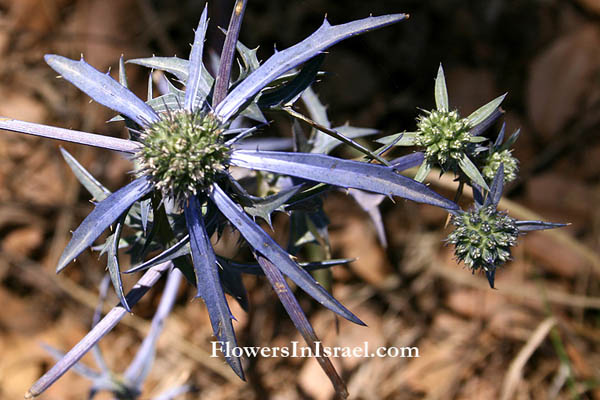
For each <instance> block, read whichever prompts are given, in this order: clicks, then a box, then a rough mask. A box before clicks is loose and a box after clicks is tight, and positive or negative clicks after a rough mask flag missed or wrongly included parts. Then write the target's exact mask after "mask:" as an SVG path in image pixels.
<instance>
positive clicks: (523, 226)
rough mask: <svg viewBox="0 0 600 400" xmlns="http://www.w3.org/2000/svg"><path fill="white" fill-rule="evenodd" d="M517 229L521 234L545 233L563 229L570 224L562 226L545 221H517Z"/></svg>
mask: <svg viewBox="0 0 600 400" xmlns="http://www.w3.org/2000/svg"><path fill="white" fill-rule="evenodd" d="M516 224H517V228H519V232H520V233H525V232H531V231H543V230H545V229H554V228H562V227H564V226H568V225H569V224H561V223H557V222H544V221H517V222H516Z"/></svg>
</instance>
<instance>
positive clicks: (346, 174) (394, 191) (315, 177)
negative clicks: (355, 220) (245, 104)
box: [230, 150, 458, 210]
mask: <svg viewBox="0 0 600 400" xmlns="http://www.w3.org/2000/svg"><path fill="white" fill-rule="evenodd" d="M230 162H231V164H233V165H235V166H238V167H244V168H250V169H258V170H264V171H270V172H275V173H280V174H285V175H290V176H296V177H299V178H304V179H309V180H312V181H315V182H322V183H327V184H330V185H335V186H341V187H346V188H355V189H362V190H366V191H369V192H374V193H380V194H384V195H386V196H399V197H403V198H406V199H409V200H413V201H416V202H419V203H426V204H431V205H434V206H438V207H442V208H447V209H450V210H455V209H458V206H457V205H456V204H454V203H453V202H452V201H450V200H448V199H446V198H444V197H442V196H440V195H439V194H437V193H435V192H434V191H433V190H431V189H429V188H428V187H427V186H425V185H424V184H422V183H419V182H416V181H414V180H412V179H410V178H407V177H405V176H402V175H399V174H397V173H395V172H394V171H393V170H392V169H391V168H389V167H385V166H382V165H375V164H369V163H365V162H360V161H350V160H342V159H339V158H335V157H331V156H327V155H323V154H302V153H300V154H299V153H285V152H271V151H250V150H234V151H233V152H232V153H231V158H230Z"/></svg>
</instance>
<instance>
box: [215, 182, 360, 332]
mask: <svg viewBox="0 0 600 400" xmlns="http://www.w3.org/2000/svg"><path fill="white" fill-rule="evenodd" d="M213 187H214V190H213V191H212V193H211V200H212V201H213V202H214V203H215V205H216V206H217V208H218V209H219V210H220V211H221V213H223V215H224V216H225V217H226V218H227V219H228V220H229V221H230V222H231V223H232V224H233V225H234V226H235V227H236V228H237V229H238V230H239V231H240V233H241V234H242V236H243V237H244V239H246V241H247V242H248V243H249V244H250V246H252V248H253V249H255V250H256V251H258V252H260V253H261V254H264V255H265V257H267V258H268V259H269V260H270V261H271V262H273V263H274V264H275V265H276V266H277V268H279V270H281V272H283V273H284V274H285V275H286V276H287V277H289V278H290V279H291V280H292V281H294V282H295V283H296V284H297V285H298V286H300V287H301V288H302V290H304V291H305V292H306V293H308V294H309V295H310V296H312V297H313V298H314V299H315V300H317V301H318V302H319V303H321V304H322V305H324V306H325V307H327V308H329V309H330V310H332V311H333V312H335V313H337V314H339V315H341V316H342V317H344V318H346V319H348V320H350V321H352V322H354V323H357V324H360V325H364V323H363V322H362V321H361V320H360V319H358V318H357V317H356V316H355V315H354V314H352V313H351V312H350V311H348V309H346V307H344V306H343V305H341V304H340V303H339V302H338V301H337V300H336V299H335V298H333V297H332V296H331V294H329V293H328V292H327V291H326V290H325V289H324V288H323V287H322V286H321V285H319V283H318V282H317V281H315V279H314V278H313V277H312V276H311V275H310V274H309V273H308V272H306V270H304V269H302V268H300V267H299V266H298V264H296V262H295V261H294V260H293V259H292V256H291V255H290V254H288V253H287V252H286V251H285V250H283V249H282V248H281V247H280V246H279V245H278V244H277V243H276V242H275V241H274V240H273V239H272V238H271V237H270V236H269V235H267V233H266V232H265V231H264V230H263V229H262V228H261V227H260V226H259V225H258V224H256V223H255V222H254V221H252V220H251V219H250V217H248V215H246V213H245V212H243V211H242V210H241V209H240V208H239V207H238V205H237V204H235V203H234V202H233V201H232V200H231V199H230V198H229V197H228V196H227V195H226V194H225V192H223V190H222V189H221V188H220V187H219V186H217V185H213Z"/></svg>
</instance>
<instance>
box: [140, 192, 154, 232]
mask: <svg viewBox="0 0 600 400" xmlns="http://www.w3.org/2000/svg"><path fill="white" fill-rule="evenodd" d="M151 208H152V201H151V200H150V199H148V200H144V201H142V202H141V204H140V209H141V210H140V218H141V220H142V230H143V231H144V235H146V232H147V231H148V216H149V215H150V209H151Z"/></svg>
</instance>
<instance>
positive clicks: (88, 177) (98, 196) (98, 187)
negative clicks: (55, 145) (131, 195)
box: [60, 147, 110, 202]
mask: <svg viewBox="0 0 600 400" xmlns="http://www.w3.org/2000/svg"><path fill="white" fill-rule="evenodd" d="M60 152H61V153H62V156H63V158H64V159H65V161H66V162H67V164H68V165H69V168H71V171H73V173H74V174H75V177H76V178H77V180H78V181H79V183H81V184H82V185H83V187H85V188H86V190H87V191H88V192H90V194H91V195H92V196H93V198H94V200H95V201H96V202H98V201H102V200H104V199H105V198H107V197H108V196H109V195H110V190H108V189H107V188H105V187H104V185H102V184H101V183H100V182H98V180H97V179H96V178H94V176H93V175H92V174H90V173H89V172H88V171H87V170H86V169H85V168H84V167H83V165H81V164H80V163H79V161H77V160H76V159H75V157H73V156H72V155H71V154H70V153H69V152H68V151H66V150H65V149H64V148H63V147H61V148H60Z"/></svg>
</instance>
